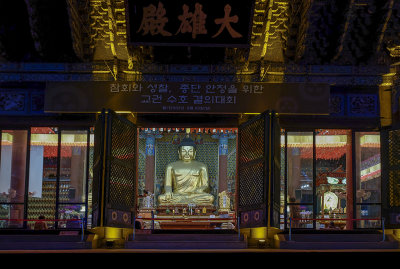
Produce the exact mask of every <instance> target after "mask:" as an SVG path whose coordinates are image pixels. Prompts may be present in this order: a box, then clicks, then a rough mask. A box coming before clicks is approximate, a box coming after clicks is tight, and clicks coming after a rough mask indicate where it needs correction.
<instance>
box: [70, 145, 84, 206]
mask: <svg viewBox="0 0 400 269" xmlns="http://www.w3.org/2000/svg"><path fill="white" fill-rule="evenodd" d="M71 151H72V154H71V183H70V184H71V186H70V190H72V191H71V193H70V196H69V200H70V202H78V203H79V202H83V201H84V199H83V195H84V191H83V186H84V183H85V167H86V162H85V160H86V148H84V147H72V150H71Z"/></svg>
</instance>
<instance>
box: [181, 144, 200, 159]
mask: <svg viewBox="0 0 400 269" xmlns="http://www.w3.org/2000/svg"><path fill="white" fill-rule="evenodd" d="M178 153H179V159H181V160H183V161H184V162H190V161H191V160H193V159H194V158H195V156H196V151H195V149H194V147H193V146H182V147H180V148H179V151H178Z"/></svg>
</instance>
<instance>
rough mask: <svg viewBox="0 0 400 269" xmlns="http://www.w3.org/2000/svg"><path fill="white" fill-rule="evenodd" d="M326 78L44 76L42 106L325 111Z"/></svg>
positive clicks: (85, 109)
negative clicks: (295, 80) (133, 79)
mask: <svg viewBox="0 0 400 269" xmlns="http://www.w3.org/2000/svg"><path fill="white" fill-rule="evenodd" d="M329 96H330V87H329V85H328V84H311V83H309V84H307V83H263V82H249V83H245V82H241V83H229V82H210V83H207V82H164V83H161V82H127V81H126V82H124V81H120V82H118V81H88V82H48V83H47V84H46V90H45V104H44V110H45V111H46V112H82V113H85V112H89V113H90V112H98V111H101V109H102V108H105V107H106V108H110V109H113V110H116V111H132V112H139V113H174V112H185V113H225V114H235V113H261V112H263V111H265V110H268V109H269V110H274V111H276V112H277V113H281V114H314V115H315V114H319V115H326V114H329Z"/></svg>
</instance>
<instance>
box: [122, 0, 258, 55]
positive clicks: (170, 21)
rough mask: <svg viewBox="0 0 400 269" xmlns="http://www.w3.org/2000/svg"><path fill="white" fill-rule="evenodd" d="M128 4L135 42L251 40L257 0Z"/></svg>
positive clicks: (137, 0) (242, 43) (140, 0)
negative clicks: (255, 0)
mask: <svg viewBox="0 0 400 269" xmlns="http://www.w3.org/2000/svg"><path fill="white" fill-rule="evenodd" d="M126 5H127V6H126V10H127V12H126V21H127V36H128V43H129V44H131V45H153V46H165V45H173V46H231V47H248V46H249V44H250V36H251V27H252V18H253V15H252V14H253V9H254V0H246V1H232V0H218V1H215V0H174V1H168V0H127V1H126Z"/></svg>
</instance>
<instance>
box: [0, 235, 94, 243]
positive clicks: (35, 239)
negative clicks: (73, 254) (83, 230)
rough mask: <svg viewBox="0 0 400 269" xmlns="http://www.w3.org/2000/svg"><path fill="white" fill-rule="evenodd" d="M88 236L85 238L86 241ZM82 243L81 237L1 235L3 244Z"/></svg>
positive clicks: (0, 240)
mask: <svg viewBox="0 0 400 269" xmlns="http://www.w3.org/2000/svg"><path fill="white" fill-rule="evenodd" d="M86 238H87V236H84V241H85V240H86ZM79 241H81V236H80V235H47V234H41V235H40V234H36V235H26V234H21V235H16V234H13V235H0V243H1V242H79Z"/></svg>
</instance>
